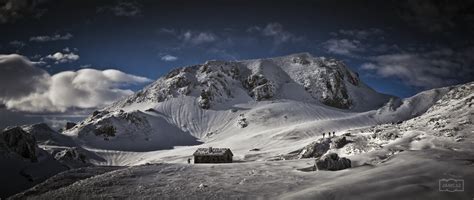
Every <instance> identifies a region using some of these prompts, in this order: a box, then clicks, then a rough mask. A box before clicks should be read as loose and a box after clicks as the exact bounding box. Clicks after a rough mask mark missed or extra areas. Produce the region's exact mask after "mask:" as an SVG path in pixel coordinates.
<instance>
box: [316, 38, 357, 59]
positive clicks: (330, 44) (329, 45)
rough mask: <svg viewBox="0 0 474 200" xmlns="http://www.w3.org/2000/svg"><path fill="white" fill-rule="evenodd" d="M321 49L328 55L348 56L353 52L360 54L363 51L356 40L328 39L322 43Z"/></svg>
mask: <svg viewBox="0 0 474 200" xmlns="http://www.w3.org/2000/svg"><path fill="white" fill-rule="evenodd" d="M323 47H324V48H325V49H326V51H327V52H329V53H334V54H339V55H346V56H350V55H352V54H353V53H354V52H361V51H364V50H365V49H364V48H363V47H362V46H361V45H360V41H358V40H349V39H330V40H328V41H326V42H324V43H323Z"/></svg>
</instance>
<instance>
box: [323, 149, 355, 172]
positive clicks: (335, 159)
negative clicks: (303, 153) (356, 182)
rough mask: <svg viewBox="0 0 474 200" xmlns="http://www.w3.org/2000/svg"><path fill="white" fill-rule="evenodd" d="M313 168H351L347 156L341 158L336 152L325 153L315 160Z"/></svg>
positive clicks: (333, 169)
mask: <svg viewBox="0 0 474 200" xmlns="http://www.w3.org/2000/svg"><path fill="white" fill-rule="evenodd" d="M315 168H316V169H317V170H329V171H336V170H343V169H347V168H351V160H349V159H348V158H341V157H339V155H337V153H330V154H327V155H325V156H323V157H321V158H320V159H317V160H316V163H315Z"/></svg>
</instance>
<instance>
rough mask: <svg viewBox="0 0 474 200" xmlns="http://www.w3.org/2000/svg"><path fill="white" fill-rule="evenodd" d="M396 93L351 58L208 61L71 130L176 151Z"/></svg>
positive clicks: (118, 145)
mask: <svg viewBox="0 0 474 200" xmlns="http://www.w3.org/2000/svg"><path fill="white" fill-rule="evenodd" d="M390 98H395V97H392V96H389V95H385V94H381V93H378V92H376V91H374V90H373V89H371V88H370V87H368V86H367V85H365V84H364V83H363V82H362V81H361V80H360V79H359V77H358V75H357V74H356V73H354V72H352V71H351V70H350V69H349V68H348V67H347V66H346V65H345V64H344V63H343V62H341V61H337V60H335V59H327V58H324V57H313V56H311V55H310V54H308V53H301V54H293V55H288V56H283V57H276V58H268V59H256V60H244V61H208V62H206V63H204V64H201V65H195V66H189V67H183V68H178V69H175V70H173V71H171V72H170V73H168V74H167V75H165V76H163V77H161V78H159V79H158V80H157V81H156V82H154V83H152V84H151V85H149V86H147V87H145V88H144V89H143V90H141V91H138V92H136V93H135V94H134V95H132V96H130V97H127V98H124V99H122V100H120V101H117V102H115V103H113V104H112V105H110V106H108V107H107V108H105V109H103V110H101V111H96V112H95V113H94V114H93V115H92V116H91V117H89V118H88V119H86V120H85V121H83V122H82V123H80V124H78V125H77V126H75V127H73V128H72V129H70V130H67V131H65V132H64V133H65V134H67V135H70V136H73V137H77V138H78V139H79V141H80V142H79V143H82V144H84V145H86V146H89V147H93V148H100V149H112V150H131V151H149V150H159V149H169V148H172V147H173V146H182V145H192V144H199V143H201V142H205V141H209V140H211V139H212V138H215V137H220V136H222V137H226V136H223V135H227V133H232V135H236V134H238V133H242V132H246V131H244V130H243V129H242V127H241V126H240V127H239V126H236V125H235V124H238V123H242V120H247V121H249V122H250V123H251V124H250V126H251V127H252V126H253V127H258V128H257V129H253V130H254V131H256V130H258V129H262V130H263V129H268V127H272V128H278V127H286V126H289V125H294V124H301V123H304V122H308V123H309V122H315V120H327V119H330V118H351V116H354V115H355V114H356V113H361V112H367V111H370V110H374V109H377V108H379V107H381V106H383V105H384V104H385V103H386V102H388V101H389V99H390ZM281 119H284V122H281ZM367 122H368V123H375V122H374V120H372V121H370V120H369V121H367ZM245 126H247V125H245ZM249 129H252V128H247V130H249ZM323 130H324V128H319V129H316V130H315V131H323ZM275 131H276V130H275ZM315 134H319V133H315ZM313 135H314V134H313ZM137 143H139V144H140V145H137Z"/></svg>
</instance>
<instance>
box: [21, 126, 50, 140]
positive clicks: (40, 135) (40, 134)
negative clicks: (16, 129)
mask: <svg viewBox="0 0 474 200" xmlns="http://www.w3.org/2000/svg"><path fill="white" fill-rule="evenodd" d="M21 128H22V129H23V130H24V131H26V132H27V133H30V134H31V135H33V136H34V137H35V139H36V141H37V142H38V141H46V140H49V139H52V134H53V133H55V132H56V131H54V130H53V129H51V128H50V127H49V126H48V125H47V124H45V123H38V124H33V125H25V126H22V127H21Z"/></svg>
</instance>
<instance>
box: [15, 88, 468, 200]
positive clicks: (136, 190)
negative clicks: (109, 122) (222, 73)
mask: <svg viewBox="0 0 474 200" xmlns="http://www.w3.org/2000/svg"><path fill="white" fill-rule="evenodd" d="M473 91H474V82H472V83H467V84H463V85H457V86H453V87H447V88H440V89H436V90H430V91H426V92H423V93H420V94H418V95H415V96H414V97H410V98H407V99H404V100H401V101H400V103H399V104H398V105H397V106H391V105H392V104H393V103H389V104H387V106H385V107H383V108H380V109H379V110H373V111H368V112H363V113H353V112H342V111H340V110H339V111H338V110H331V109H330V108H326V109H327V110H325V109H316V108H318V107H319V105H313V104H294V102H291V101H285V102H277V103H271V102H270V103H265V104H259V105H257V106H254V107H255V108H252V109H250V110H249V111H248V112H246V113H247V115H246V116H249V117H248V118H249V124H248V126H247V127H246V128H244V130H247V128H251V129H252V130H254V129H255V131H242V132H240V133H238V134H239V136H240V135H242V137H238V136H237V135H236V136H235V137H236V138H233V139H226V138H232V137H231V135H232V134H237V133H236V132H235V133H228V134H227V133H226V134H222V135H217V136H216V137H215V139H213V140H211V139H210V140H209V141H208V143H206V144H212V143H214V144H215V145H216V144H220V145H223V144H225V145H232V144H234V145H235V146H234V147H235V148H236V151H234V149H232V150H233V151H234V154H236V155H237V156H239V155H240V156H241V155H244V154H245V151H243V150H242V149H239V148H244V147H245V148H249V147H251V146H252V145H253V144H256V143H258V142H260V143H261V144H260V145H259V146H258V147H263V148H262V150H261V151H262V152H265V151H266V150H265V148H267V147H269V146H270V147H271V148H272V149H274V148H277V147H278V146H272V144H268V143H272V142H277V143H278V141H280V142H281V144H280V147H281V148H282V149H286V150H290V149H292V148H293V147H292V145H295V144H297V142H291V141H292V139H291V138H290V139H289V140H288V139H286V140H285V139H283V138H278V137H274V138H272V140H270V139H268V138H265V137H266V136H267V134H268V135H273V136H279V135H280V134H281V133H284V132H285V130H286V129H284V128H283V127H284V126H283V125H282V126H279V125H278V124H276V123H275V122H272V121H271V120H276V119H277V118H279V119H280V120H279V121H281V122H282V123H285V120H284V119H285V118H283V119H282V118H280V117H277V118H273V117H274V116H280V115H279V114H278V113H280V111H279V110H278V109H277V108H279V109H284V108H285V107H286V106H285V105H284V104H285V103H289V104H291V105H292V106H294V105H299V106H300V107H294V108H295V109H296V110H297V111H298V113H299V112H303V111H302V110H305V111H306V113H305V114H302V116H304V117H302V118H305V117H306V116H305V115H309V116H318V114H319V117H315V118H317V120H314V122H312V121H310V120H308V122H304V123H299V121H300V119H298V118H297V117H295V119H294V120H295V121H298V123H297V125H292V126H289V127H288V129H294V130H297V129H298V127H301V129H300V130H304V131H307V132H310V131H311V130H312V129H314V128H316V127H319V126H311V125H312V124H313V123H316V124H318V123H319V125H320V126H328V127H331V128H335V127H339V126H340V125H341V124H342V125H343V126H346V125H344V124H346V123H349V125H347V126H348V127H349V126H359V125H360V124H363V123H364V121H366V120H369V119H370V118H372V119H374V116H379V118H378V119H374V120H380V119H385V118H386V119H388V118H389V117H387V116H395V118H394V119H392V120H394V121H396V120H400V121H402V122H400V123H397V124H379V125H373V126H366V127H359V128H347V129H346V128H341V130H342V129H345V130H344V133H351V134H349V135H348V138H350V139H351V140H352V139H360V140H361V141H362V140H363V141H362V142H361V141H358V140H354V141H352V143H349V144H347V145H345V146H344V147H342V148H340V149H331V151H336V152H338V153H340V154H341V155H344V156H347V157H348V158H349V159H351V161H352V168H349V169H344V170H340V171H311V170H309V169H311V168H312V166H313V165H314V159H311V158H309V159H296V160H280V161H252V162H236V163H232V164H200V165H189V164H183V163H185V161H184V159H181V160H180V157H181V158H185V157H186V154H187V153H189V152H191V151H192V150H193V149H195V148H190V147H183V148H177V149H174V150H165V151H156V152H147V153H141V154H136V153H135V154H134V155H133V157H135V159H136V158H140V159H145V161H146V159H147V158H153V157H154V158H155V159H157V160H155V162H157V163H158V164H147V165H140V166H133V167H128V168H123V169H118V170H115V171H110V172H108V173H103V172H101V171H99V172H95V170H94V169H87V170H85V171H86V173H95V174H96V175H97V176H89V177H90V178H87V179H81V178H78V179H77V180H76V182H75V183H74V184H67V185H65V186H64V187H59V188H58V187H56V186H55V185H54V184H42V185H41V186H40V187H39V188H36V189H35V190H34V191H39V192H38V193H28V192H25V193H23V194H21V195H19V196H16V197H17V198H23V197H30V198H43V199H59V198H67V197H71V196H74V197H83V198H85V197H86V196H84V195H85V194H87V195H88V196H90V195H92V196H100V197H101V198H112V197H114V198H126V197H133V198H145V199H146V198H165V199H166V198H178V199H189V198H191V199H194V198H203V199H323V200H324V199H361V200H362V199H470V198H472V196H473V195H474V190H473V187H472V183H474V178H473V177H474V168H473V167H472V166H473V159H472V158H473V156H474V145H472V144H473V143H474V135H473V130H474V126H473V125H474V117H473V114H474V112H473V111H474V92H473ZM428 100H430V101H428ZM273 104H277V106H272V105H273ZM393 105H396V104H393ZM269 108H271V109H274V110H271V111H268V109H269ZM317 111H319V112H317ZM324 112H328V113H324ZM252 113H258V115H253V114H252ZM283 113H285V114H288V113H286V112H283ZM269 114H271V115H272V117H270V118H266V116H268V115H269ZM273 114H274V115H273ZM280 114H282V113H280ZM397 114H399V115H401V116H400V117H398V118H397V117H396V115H397ZM385 115H387V116H385ZM414 115H416V116H414ZM250 116H254V117H255V118H253V117H250ZM381 116H382V117H381ZM259 117H261V118H259ZM406 117H410V118H411V119H408V120H405V118H406ZM259 119H261V120H262V121H258V120H259ZM287 119H292V118H291V117H288V118H287ZM253 120H254V121H255V123H252V122H254V121H253ZM344 120H347V121H344ZM359 120H361V121H362V122H361V121H359ZM266 122H268V123H269V124H270V125H267V124H266ZM293 123H295V122H290V124H293ZM332 123H335V124H332ZM253 124H254V125H253ZM307 124H309V125H307ZM234 125H235V124H234ZM305 125H307V126H305ZM270 126H275V128H273V127H272V128H273V129H270V131H268V132H270V133H265V130H263V129H264V128H262V127H266V128H269V127H270ZM278 127H280V128H281V129H282V131H281V132H275V130H274V129H278ZM259 128H262V130H259ZM291 133H295V131H291ZM340 134H341V133H338V135H340ZM302 135H306V134H296V135H295V136H298V137H297V138H301V137H302ZM285 136H287V135H285ZM220 137H222V138H220ZM246 137H250V138H252V139H251V140H249V139H245V138H246ZM308 137H309V138H310V139H311V138H312V139H314V137H313V136H311V135H308ZM262 138H264V139H262ZM303 138H304V137H303ZM240 140H241V141H240ZM295 140H297V141H299V140H300V139H295ZM242 141H244V142H245V143H250V144H243V143H242ZM282 141H284V142H282ZM303 141H307V140H306V139H303ZM252 142H253V143H252ZM302 143H304V142H302ZM368 146H371V147H374V148H371V149H369V150H367V149H365V151H364V149H363V148H364V147H368ZM357 148H359V150H362V151H359V152H352V153H348V152H349V151H348V150H351V149H352V150H356V149H357ZM277 149H278V148H277ZM246 152H247V153H246V154H247V155H249V156H250V154H251V153H249V152H248V150H247V151H246ZM262 152H260V153H262ZM281 152H284V151H281ZM105 153H108V155H109V156H111V157H114V156H115V157H116V156H117V155H120V157H121V159H124V160H130V159H127V153H125V152H115V153H114V152H110V151H109V152H105ZM105 153H104V155H105ZM257 153H258V151H257ZM257 153H255V154H257ZM128 155H130V154H128ZM188 155H189V154H188ZM254 156H258V155H254ZM130 157H132V156H130ZM130 157H129V158H130ZM249 160H250V161H251V159H248V160H246V159H244V161H249ZM152 161H153V160H147V162H152ZM162 161H165V162H169V161H176V162H180V163H175V164H171V163H161V162H162ZM71 173H73V172H71ZM71 175H72V174H70V173H69V174H68V173H65V174H63V175H61V176H65V177H68V176H71ZM440 179H461V180H463V181H464V191H463V192H441V191H440V190H439V181H440Z"/></svg>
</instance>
